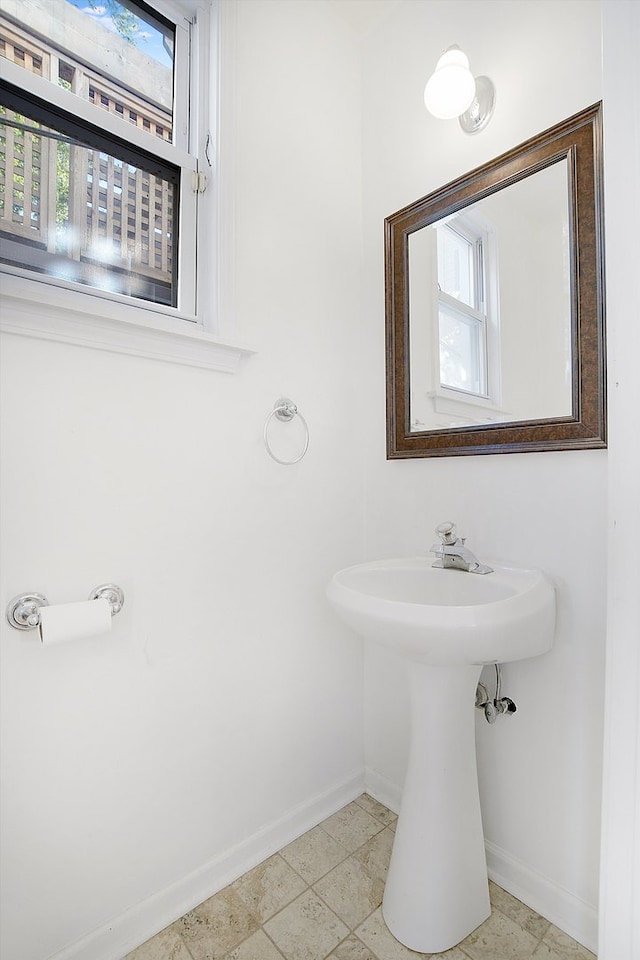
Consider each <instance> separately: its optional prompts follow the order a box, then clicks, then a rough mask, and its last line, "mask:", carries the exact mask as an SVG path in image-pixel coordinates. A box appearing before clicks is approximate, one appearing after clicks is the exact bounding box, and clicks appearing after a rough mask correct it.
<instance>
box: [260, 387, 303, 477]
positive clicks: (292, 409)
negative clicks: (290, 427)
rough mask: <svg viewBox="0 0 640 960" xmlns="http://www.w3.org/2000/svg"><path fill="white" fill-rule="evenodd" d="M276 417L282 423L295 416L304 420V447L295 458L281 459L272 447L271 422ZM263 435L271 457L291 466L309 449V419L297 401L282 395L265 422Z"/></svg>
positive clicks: (277, 461)
mask: <svg viewBox="0 0 640 960" xmlns="http://www.w3.org/2000/svg"><path fill="white" fill-rule="evenodd" d="M274 417H275V418H276V419H277V420H280V421H281V422H282V423H288V422H289V421H290V420H293V418H294V417H299V418H300V420H301V421H302V425H303V427H304V447H303V448H302V452H301V453H300V454H299V456H297V457H296V458H295V459H294V460H281V459H280V457H277V456H276V455H275V453H274V452H273V450H272V449H271V445H270V444H269V424H270V423H271V421H272V419H273V418H274ZM263 436H264V445H265V447H266V448H267V453H268V454H269V456H270V457H271V459H272V460H275V462H276V463H282V464H283V465H284V466H286V467H290V466H292V465H293V464H294V463H299V462H300V460H302V458H303V457H304V455H305V453H306V452H307V450H308V449H309V427H308V425H307V421H306V420H305V418H304V417H303V416H302V414H301V413H300V411H299V410H298V408H297V407H296V405H295V403H294V402H293V401H292V400H289V399H288V398H287V397H280V399H279V400H276V402H275V404H274V405H273V410H272V411H271V413H270V414H269V416H268V417H267V419H266V420H265V422H264V431H263Z"/></svg>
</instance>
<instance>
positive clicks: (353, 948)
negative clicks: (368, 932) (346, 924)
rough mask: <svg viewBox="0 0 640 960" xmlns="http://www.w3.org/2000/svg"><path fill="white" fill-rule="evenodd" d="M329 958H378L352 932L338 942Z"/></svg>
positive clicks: (364, 959) (357, 959) (359, 959)
mask: <svg viewBox="0 0 640 960" xmlns="http://www.w3.org/2000/svg"><path fill="white" fill-rule="evenodd" d="M327 960H378V958H377V957H376V955H375V954H374V953H372V952H371V950H370V949H369V947H368V946H367V945H366V944H365V943H363V942H362V940H359V939H358V937H356V935H355V934H354V933H352V934H351V936H349V937H347V939H346V940H343V941H342V943H339V944H338V946H337V947H336V948H335V950H334V951H333V953H330V954H329V956H328V957H327Z"/></svg>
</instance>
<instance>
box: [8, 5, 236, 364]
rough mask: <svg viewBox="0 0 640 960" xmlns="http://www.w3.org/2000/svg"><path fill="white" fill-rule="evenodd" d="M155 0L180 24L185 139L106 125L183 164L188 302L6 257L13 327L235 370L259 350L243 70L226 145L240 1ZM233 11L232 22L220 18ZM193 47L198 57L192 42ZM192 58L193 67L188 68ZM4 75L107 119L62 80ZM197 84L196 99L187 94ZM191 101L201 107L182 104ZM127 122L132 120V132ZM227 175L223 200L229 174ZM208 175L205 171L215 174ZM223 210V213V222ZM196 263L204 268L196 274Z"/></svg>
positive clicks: (183, 267) (77, 112)
mask: <svg viewBox="0 0 640 960" xmlns="http://www.w3.org/2000/svg"><path fill="white" fill-rule="evenodd" d="M146 2H147V3H148V5H149V6H151V7H152V8H154V9H156V10H157V11H158V13H160V14H162V15H163V16H164V17H165V18H167V19H169V20H171V21H172V22H173V23H175V24H176V71H175V81H174V84H175V94H174V104H175V106H174V112H175V116H174V124H175V130H176V134H175V135H174V140H175V143H167V142H165V141H162V140H160V139H158V138H157V137H154V136H153V135H152V134H150V133H147V132H145V131H144V130H139V129H138V128H137V127H133V126H132V125H130V124H127V123H126V121H124V120H122V119H120V118H119V117H117V116H114V115H113V114H111V113H107V112H106V111H101V112H100V124H101V126H102V129H104V130H105V131H106V133H107V135H109V134H112V135H113V136H115V137H119V138H120V139H127V140H128V141H129V142H131V143H132V144H133V145H134V146H138V147H140V148H142V149H144V150H146V151H147V152H151V153H155V154H156V155H157V156H159V157H161V158H162V159H165V160H167V161H168V162H169V163H172V164H174V165H178V166H180V168H181V170H182V175H181V193H180V205H179V209H180V220H179V243H180V245H181V249H180V267H179V270H178V307H177V308H173V307H168V306H165V305H162V304H154V303H150V302H147V301H143V300H133V299H132V298H130V297H126V296H123V295H120V294H116V293H110V292H107V291H102V290H96V289H93V288H90V287H78V286H77V285H75V284H72V283H69V282H67V281H64V280H59V279H57V278H54V277H48V276H38V277H34V276H33V274H32V273H31V272H30V271H28V270H23V269H20V268H16V267H10V266H8V265H5V264H2V265H0V271H1V273H2V278H1V280H2V301H3V309H2V314H1V315H0V329H2V330H3V331H4V332H7V333H12V334H18V335H22V336H30V337H37V338H41V339H48V340H57V341H62V342H67V343H73V344H76V345H79V346H88V347H94V348H98V349H106V350H111V351H113V352H116V353H127V354H131V355H135V356H146V357H152V358H156V359H161V360H166V361H169V362H173V363H184V364H188V365H193V366H199V367H205V368H208V369H216V370H221V371H224V372H234V371H235V370H236V369H237V368H238V366H239V364H240V362H241V361H242V359H243V358H244V357H246V356H247V355H249V354H250V353H252V352H253V351H252V350H251V349H250V348H248V347H246V346H244V345H242V344H240V343H239V342H236V336H235V325H234V317H233V301H232V293H233V274H234V271H233V263H232V253H231V251H232V249H233V233H232V227H233V222H232V221H233V212H234V209H233V206H234V205H233V183H232V182H230V178H229V176H228V175H229V173H230V172H231V170H232V163H227V159H226V158H227V156H229V152H230V151H232V150H233V139H234V138H233V129H234V116H233V110H232V109H230V107H231V104H232V103H233V100H234V94H235V91H234V90H233V72H232V71H228V73H227V76H226V77H225V86H227V85H228V87H229V88H228V89H226V90H225V100H224V104H225V108H226V109H225V114H226V117H225V119H226V121H227V123H228V128H229V133H230V137H229V149H228V150H227V151H225V155H224V162H221V160H222V158H223V154H222V152H221V150H220V147H219V144H220V122H219V117H220V98H219V87H220V84H219V76H220V73H221V64H220V61H221V59H222V58H223V50H222V44H221V43H220V37H221V34H222V33H223V34H224V38H225V47H226V48H227V49H226V50H225V51H224V60H225V63H227V62H228V60H229V58H230V57H232V56H233V54H234V47H235V32H236V30H235V7H234V5H231V4H219V3H218V2H217V0H180V2H175V0H146ZM221 18H223V22H222V23H221V22H220V20H221ZM189 46H190V56H189V50H188V49H187V48H188V47H189ZM187 63H188V64H189V70H190V74H189V73H188V72H187V70H186V69H185V67H186V64H187ZM0 75H2V77H3V78H4V79H6V80H7V81H8V82H9V83H13V85H14V86H17V87H19V88H21V89H22V90H24V91H25V92H27V93H31V94H32V95H33V96H36V97H38V98H39V99H40V100H42V101H45V102H47V103H50V104H53V105H54V106H57V107H59V108H61V109H63V110H65V111H67V112H69V113H71V115H72V116H77V117H79V118H80V119H83V120H86V121H88V122H89V123H94V124H95V122H96V117H95V109H96V108H95V106H94V105H93V104H91V103H89V102H86V101H84V100H81V99H80V98H79V97H77V96H76V95H75V94H73V93H71V92H70V91H68V90H65V89H64V88H62V87H57V86H55V85H54V84H51V83H50V82H49V81H48V80H45V79H43V78H41V77H38V76H36V75H34V74H31V73H29V71H27V70H25V69H24V68H22V67H20V66H18V65H16V64H13V63H10V62H8V61H6V60H4V59H3V58H0ZM189 93H190V96H188V94H189ZM179 101H181V102H182V103H183V104H185V103H189V111H190V116H189V118H188V119H187V118H186V117H185V116H184V114H181V108H180V103H179ZM123 128H124V129H123ZM222 171H224V172H225V173H226V174H227V177H226V179H225V193H226V192H227V191H229V194H230V196H227V197H225V202H224V203H222V202H221V199H222V190H221V178H220V174H221V172H222ZM204 178H206V180H205V179H204ZM223 218H224V220H223ZM223 249H224V250H225V263H224V266H225V272H224V275H225V276H227V277H228V278H229V286H228V287H226V288H225V291H224V297H223V295H222V291H221V290H220V286H219V282H218V279H219V277H220V276H221V274H222V271H221V270H220V269H219V267H220V263H219V261H220V259H221V258H220V252H221V251H222V250H223ZM196 268H197V275H196Z"/></svg>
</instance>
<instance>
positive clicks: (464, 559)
mask: <svg viewBox="0 0 640 960" xmlns="http://www.w3.org/2000/svg"><path fill="white" fill-rule="evenodd" d="M436 533H437V534H438V536H439V538H440V542H439V543H434V544H433V545H432V546H431V553H435V555H436V557H437V558H438V559H437V560H436V561H435V562H434V564H433V566H434V567H442V568H443V569H444V570H465V571H466V572H467V573H493V568H492V567H488V566H486V564H484V563H479V562H478V560H477V558H476V557H475V556H474V554H473V553H472V552H471V550H469V549H468V548H467V547H465V545H464V544H465V540H464V537H462V538H458V536H457V535H456V525H455V523H451V522H450V521H449V520H446V521H445V522H444V523H439V524H438V526H437V527H436Z"/></svg>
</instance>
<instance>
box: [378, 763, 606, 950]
mask: <svg viewBox="0 0 640 960" xmlns="http://www.w3.org/2000/svg"><path fill="white" fill-rule="evenodd" d="M364 782H365V790H366V791H367V793H370V794H371V796H372V797H375V799H376V800H379V801H380V803H384V804H385V806H387V807H389V808H390V809H391V810H393V811H394V813H398V812H399V811H400V803H401V800H402V789H401V787H399V786H398V785H397V784H395V783H392V782H391V781H390V780H387V779H386V777H383V776H382V774H380V773H378V772H377V771H376V770H373V769H371V768H370V767H367V768H366V770H365V777H364ZM485 849H486V852H487V868H488V871H489V877H490V878H491V880H493V881H494V882H495V883H497V884H498V886H500V887H502V888H503V889H504V890H507V892H508V893H510V894H512V895H513V896H514V897H517V899H518V900H521V901H522V902H523V903H526V904H527V906H529V907H531V909H532V910H535V911H536V912H537V913H539V914H540V915H541V916H543V917H545V918H546V919H547V920H550V921H551V922H552V923H553V924H555V926H556V927H558V928H559V929H560V930H563V931H564V932H565V933H566V934H568V935H569V936H570V937H572V938H573V939H574V940H577V941H578V943H581V944H583V946H585V947H587V949H588V950H591V951H592V952H593V953H597V947H598V910H597V907H596V906H594V905H593V904H590V903H586V902H585V901H584V900H581V899H580V898H579V897H577V896H576V895H575V894H573V893H571V892H570V891H569V890H566V889H565V888H564V887H561V886H560V885H559V884H557V883H555V881H553V880H550V879H549V878H548V877H545V876H543V875H542V874H540V873H537V872H536V871H535V870H532V869H531V868H530V867H528V866H527V865H526V864H525V863H523V862H522V861H521V860H518V859H517V858H516V857H514V856H512V855H511V854H510V853H507V852H506V850H502V849H501V848H500V847H498V846H496V844H494V843H491V841H489V840H487V841H485Z"/></svg>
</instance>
